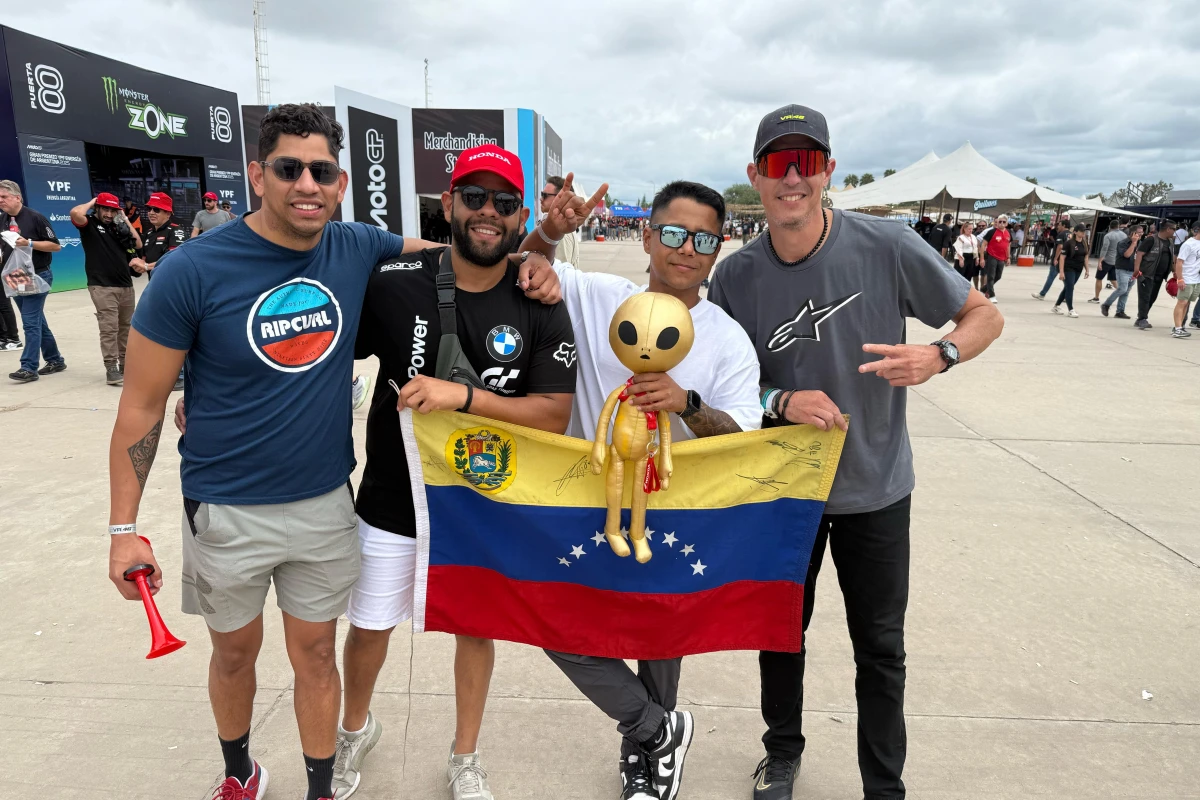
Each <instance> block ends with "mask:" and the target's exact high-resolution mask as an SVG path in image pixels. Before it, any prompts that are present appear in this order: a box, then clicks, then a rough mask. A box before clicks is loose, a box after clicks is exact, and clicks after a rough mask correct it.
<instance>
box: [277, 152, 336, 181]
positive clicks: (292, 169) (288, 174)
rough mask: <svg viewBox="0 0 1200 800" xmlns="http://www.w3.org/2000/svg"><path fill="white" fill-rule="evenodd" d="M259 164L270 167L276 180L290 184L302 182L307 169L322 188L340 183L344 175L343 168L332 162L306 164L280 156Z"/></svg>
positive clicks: (289, 157) (296, 159)
mask: <svg viewBox="0 0 1200 800" xmlns="http://www.w3.org/2000/svg"><path fill="white" fill-rule="evenodd" d="M259 163H260V164H262V165H263V166H264V167H270V168H271V171H272V172H274V173H275V177H276V178H279V180H281V181H287V182H288V183H295V182H296V181H298V180H300V176H301V175H303V174H304V170H305V169H307V170H308V173H309V174H310V175H312V179H313V180H314V181H316V182H317V183H319V184H321V185H322V186H332V185H333V184H335V183H337V182H338V178H339V177H340V176H341V174H342V168H341V167H339V166H338V165H337V164H335V163H334V162H332V161H313V162H312V163H310V164H305V163H304V162H303V161H301V160H300V159H298V158H292V157H291V156H280V157H279V158H276V159H274V160H273V161H260V162H259Z"/></svg>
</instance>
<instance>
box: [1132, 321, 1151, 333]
mask: <svg viewBox="0 0 1200 800" xmlns="http://www.w3.org/2000/svg"><path fill="white" fill-rule="evenodd" d="M1133 327H1135V328H1137V329H1138V330H1143V331H1148V330H1150V329H1151V328H1153V327H1154V326H1153V325H1151V324H1150V320H1148V319H1139V320H1138V321H1137V322H1135V323H1133Z"/></svg>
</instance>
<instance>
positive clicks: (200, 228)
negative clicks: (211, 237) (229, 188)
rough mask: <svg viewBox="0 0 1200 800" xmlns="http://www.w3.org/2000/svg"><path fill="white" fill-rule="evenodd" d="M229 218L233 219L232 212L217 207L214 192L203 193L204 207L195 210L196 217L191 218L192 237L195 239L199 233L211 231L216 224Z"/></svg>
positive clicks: (223, 222) (222, 223)
mask: <svg viewBox="0 0 1200 800" xmlns="http://www.w3.org/2000/svg"><path fill="white" fill-rule="evenodd" d="M231 219H233V214H230V213H229V212H228V211H224V210H222V209H219V208H217V195H216V194H215V193H214V192H206V193H205V194H204V209H203V210H201V211H197V212H196V218H195V219H194V220H192V238H193V239H195V238H196V237H197V236H199V235H200V234H202V233H206V232H207V231H211V230H212V229H213V228H215V227H217V226H218V225H224V224H225V223H226V222H229V221H230V220H231Z"/></svg>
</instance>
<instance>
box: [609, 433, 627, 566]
mask: <svg viewBox="0 0 1200 800" xmlns="http://www.w3.org/2000/svg"><path fill="white" fill-rule="evenodd" d="M605 468H606V469H607V472H605V473H604V502H605V504H607V506H608V516H607V517H605V519H604V538H606V539H608V546H609V547H611V548H612V549H613V552H614V553H616V554H617V555H619V556H621V557H622V558H623V557H625V556H627V555H629V545H628V544H626V542H625V537H623V536H621V494H622V491H623V490H624V488H625V462H624V461H623V460H621V456H620V454H619V453H618V452H617V448H615V447H612V446H611V445H610V446H609V448H608V464H606V465H605Z"/></svg>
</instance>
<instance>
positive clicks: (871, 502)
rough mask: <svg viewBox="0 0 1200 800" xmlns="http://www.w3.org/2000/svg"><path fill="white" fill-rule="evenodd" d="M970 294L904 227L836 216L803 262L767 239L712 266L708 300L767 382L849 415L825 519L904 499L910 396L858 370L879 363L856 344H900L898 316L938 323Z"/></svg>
mask: <svg viewBox="0 0 1200 800" xmlns="http://www.w3.org/2000/svg"><path fill="white" fill-rule="evenodd" d="M970 289H971V285H970V284H969V283H968V282H967V281H966V280H965V279H964V278H962V277H961V276H959V275H958V273H956V272H955V271H954V270H953V269H952V268H951V266H950V265H949V264H948V263H947V262H946V260H945V259H943V258H942V257H941V256H939V255H938V253H937V251H936V250H933V249H932V248H930V247H929V245H928V244H926V243H925V241H924V240H923V239H921V237H920V236H919V235H918V234H917V233H916V232H915V231H913V230H912V229H911V228H909V227H908V226H907V225H905V224H904V223H903V222H899V221H892V220H886V219H880V218H878V217H870V216H866V215H865V214H856V213H854V212H843V211H837V210H835V211H834V212H833V224H832V225H831V227H830V231H829V237H828V240H827V241H826V242H825V245H824V246H823V247H822V248H821V250H820V252H818V253H817V255H816V256H814V257H813V258H812V259H811V260H809V261H806V262H805V263H803V264H801V265H799V266H796V267H785V266H784V265H783V264H782V263H780V262H779V260H778V259H776V258H775V256H774V255H773V254H772V253H771V249H770V247H769V246H768V244H767V237H766V236H763V237H761V238H759V239H756V240H755V241H753V242H751V243H750V244H749V245H747V246H746V247H743V248H742V249H741V250H739V251H737V252H736V253H734V254H733V255H731V256H729V257H728V258H726V259H725V260H724V261H722V262H721V263H720V264H719V265H718V266H717V269H716V271H715V273H714V275H713V278H712V285H711V287H710V288H709V291H708V299H709V300H711V301H713V302H714V303H716V304H717V305H719V306H720V307H721V308H723V309H725V311H726V312H727V313H728V314H729V315H730V316H731V317H733V318H734V319H735V320H737V321H738V322H739V323H741V326H742V327H743V328H745V330H746V333H747V334H749V335H750V340H751V341H752V342H754V349H755V350H756V351H757V352H758V360H759V363H760V364H761V367H762V380H763V383H764V384H767V385H770V386H775V387H778V388H781V389H801V390H813V389H819V390H821V391H823V392H825V394H827V395H829V397H830V399H832V400H833V402H834V403H836V404H837V406H838V408H839V409H841V411H842V413H845V414H849V415H850V431H849V434H848V435H847V437H846V446H845V449H844V450H843V451H842V460H841V466H840V467H839V468H838V473H837V477H836V478H835V479H834V482H833V490H832V491H831V492H830V495H829V502H828V503H827V504H826V507H825V511H826V513H830V514H856V513H861V512H866V511H875V510H877V509H880V508H886V507H887V506H889V505H891V504H892V503H895V502H897V501H899V500H901V499H903V498H904V497H906V496H907V495H908V494H910V493H911V492H912V490H913V486H914V485H915V483H916V477H915V476H914V474H913V465H912V449H911V447H910V446H909V442H908V426H907V423H906V419H905V408H906V401H907V392H906V391H905V389H904V388H895V387H892V386H891V385H890V384H888V382H887V381H886V380H884V379H883V378H880V377H878V376H876V375H875V374H873V373H868V374H865V375H863V374H860V373H859V372H858V367H859V365H861V364H865V363H867V362H869V361H877V360H879V358H880V356H875V355H872V354H869V353H864V352H863V350H862V346H863V345H864V344H867V343H873V344H900V343H903V342H904V340H905V318H906V317H916V318H917V319H919V320H921V321H922V322H924V323H925V324H926V325H929V326H930V327H933V328H940V327H941V326H943V325H945V324H946V323H947V322H949V321H950V320H951V319H953V318H954V315H955V314H957V313H958V312H959V311H960V310H961V309H962V307H963V304H964V303H966V301H967V294H968V293H969V292H970ZM700 344H701V343H700V342H697V343H696V346H699V345H700Z"/></svg>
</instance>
